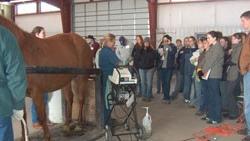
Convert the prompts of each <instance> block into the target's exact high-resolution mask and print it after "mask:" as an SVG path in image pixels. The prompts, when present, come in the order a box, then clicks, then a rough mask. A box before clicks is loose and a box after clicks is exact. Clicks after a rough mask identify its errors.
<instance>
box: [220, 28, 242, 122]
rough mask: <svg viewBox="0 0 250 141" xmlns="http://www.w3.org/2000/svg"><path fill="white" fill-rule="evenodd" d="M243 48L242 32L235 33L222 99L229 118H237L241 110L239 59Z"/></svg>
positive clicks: (227, 62)
mask: <svg viewBox="0 0 250 141" xmlns="http://www.w3.org/2000/svg"><path fill="white" fill-rule="evenodd" d="M241 48H242V36H241V34H240V33H235V34H233V36H232V50H231V51H230V52H231V53H230V54H231V55H230V58H229V59H228V60H227V61H226V64H227V66H228V69H227V71H226V72H225V73H227V75H226V76H227V78H226V80H227V81H226V96H225V97H224V99H222V102H223V101H224V103H225V105H226V106H225V107H224V108H225V109H224V110H226V111H227V112H228V114H226V116H227V117H228V118H229V119H236V118H237V117H238V114H239V111H238V107H237V101H236V97H237V96H239V95H240V92H241V91H240V88H237V87H240V85H238V84H240V81H241V74H240V71H239V69H238V59H239V56H240V51H241Z"/></svg>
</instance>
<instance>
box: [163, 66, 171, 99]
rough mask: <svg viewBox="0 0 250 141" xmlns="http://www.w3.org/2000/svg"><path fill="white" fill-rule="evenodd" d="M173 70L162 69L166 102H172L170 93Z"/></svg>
mask: <svg viewBox="0 0 250 141" xmlns="http://www.w3.org/2000/svg"><path fill="white" fill-rule="evenodd" d="M172 73H173V69H167V68H162V69H161V81H162V89H163V94H164V97H163V99H164V100H170V96H169V92H170V82H171V78H172Z"/></svg>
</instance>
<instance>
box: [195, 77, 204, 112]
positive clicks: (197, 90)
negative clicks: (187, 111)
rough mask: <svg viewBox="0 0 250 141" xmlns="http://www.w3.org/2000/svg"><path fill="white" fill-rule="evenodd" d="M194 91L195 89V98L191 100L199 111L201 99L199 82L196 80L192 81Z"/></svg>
mask: <svg viewBox="0 0 250 141" xmlns="http://www.w3.org/2000/svg"><path fill="white" fill-rule="evenodd" d="M194 89H195V92H194V93H195V96H196V97H195V98H194V100H193V104H194V105H195V106H196V107H197V108H198V109H200V106H201V99H202V98H201V97H202V94H201V80H197V79H195V80H194Z"/></svg>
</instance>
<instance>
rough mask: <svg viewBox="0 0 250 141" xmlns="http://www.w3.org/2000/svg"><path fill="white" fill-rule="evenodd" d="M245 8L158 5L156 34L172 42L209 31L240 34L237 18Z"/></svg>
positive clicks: (240, 1)
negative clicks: (171, 39) (163, 35)
mask: <svg viewBox="0 0 250 141" xmlns="http://www.w3.org/2000/svg"><path fill="white" fill-rule="evenodd" d="M249 5H250V1H246V0H237V1H236V0H235V1H217V2H216V1H214V2H201V3H186V4H169V5H159V7H158V31H163V30H164V31H165V32H166V33H169V34H170V35H172V36H173V37H174V39H176V38H181V39H183V38H184V37H186V36H190V35H195V33H200V32H208V31H210V30H219V31H222V32H223V33H224V35H232V34H233V33H235V32H239V31H242V28H241V27H240V15H241V14H242V13H243V12H244V11H246V10H249ZM160 38H161V34H158V40H160Z"/></svg>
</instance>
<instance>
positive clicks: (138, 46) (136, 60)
mask: <svg viewBox="0 0 250 141" xmlns="http://www.w3.org/2000/svg"><path fill="white" fill-rule="evenodd" d="M143 48H144V41H143V38H142V36H141V35H136V43H135V46H134V48H133V50H132V58H133V66H134V68H135V69H136V71H137V72H138V74H137V75H138V77H140V75H139V68H140V56H141V51H142V50H143ZM141 93H142V90H141V85H140V84H139V83H138V86H137V96H139V97H140V96H141V95H142V94H141Z"/></svg>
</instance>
